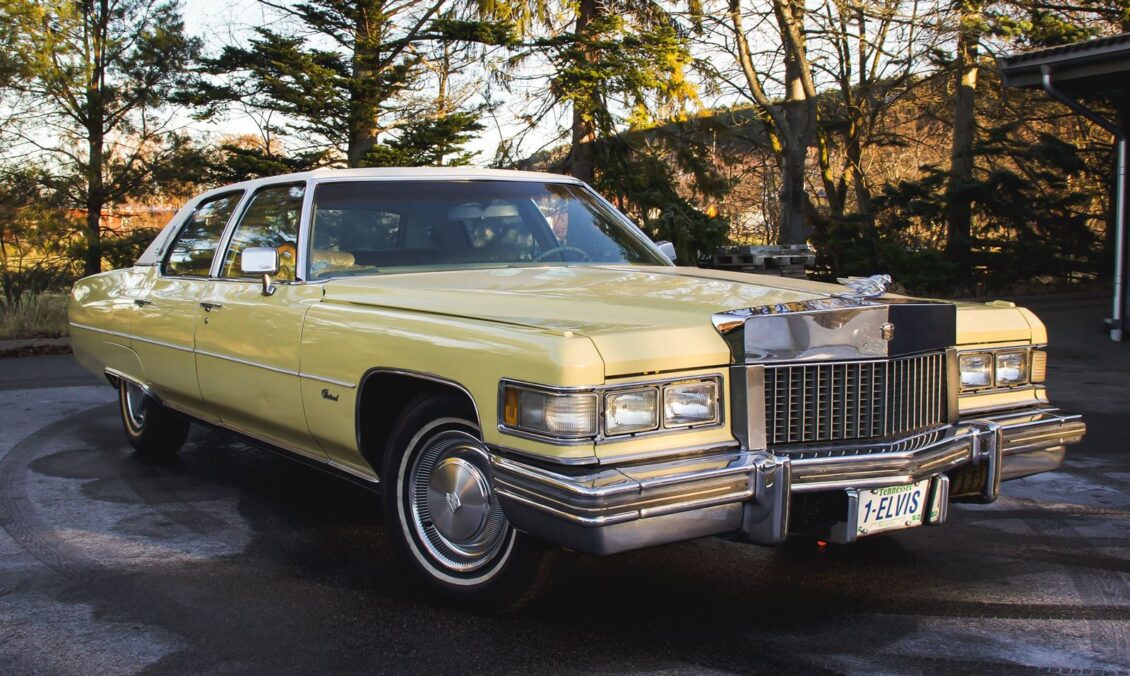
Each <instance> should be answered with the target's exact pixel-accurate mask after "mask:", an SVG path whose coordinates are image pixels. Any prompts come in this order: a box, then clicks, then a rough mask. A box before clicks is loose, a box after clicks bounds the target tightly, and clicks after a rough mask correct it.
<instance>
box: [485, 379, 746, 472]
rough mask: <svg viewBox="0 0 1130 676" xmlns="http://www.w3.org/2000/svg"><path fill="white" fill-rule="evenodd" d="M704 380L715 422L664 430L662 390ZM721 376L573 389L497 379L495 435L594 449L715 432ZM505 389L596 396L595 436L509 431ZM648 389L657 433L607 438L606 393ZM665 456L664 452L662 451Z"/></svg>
mask: <svg viewBox="0 0 1130 676" xmlns="http://www.w3.org/2000/svg"><path fill="white" fill-rule="evenodd" d="M703 380H713V381H714V383H715V388H716V389H717V392H718V412H717V417H716V418H715V420H714V421H712V422H709V423H699V424H696V425H684V426H680V427H664V425H663V411H662V406H663V390H664V388H666V386H668V385H671V384H674V383H690V382H696V381H703ZM722 381H723V378H722V374H721V373H704V374H701V375H682V376H675V377H668V378H661V379H658V380H637V381H632V382H629V383H615V384H612V385H607V384H606V385H573V386H568V385H567V386H560V387H558V386H551V385H541V384H538V383H531V382H528V381H523V380H516V379H513V378H500V379H499V381H498V402H497V404H498V411H497V414H498V431H499V432H502V433H503V434H508V435H510V436H515V437H519V438H522V439H529V440H530V441H540V442H544V443H549V444H553V445H558V446H577V445H584V444H594V445H596V446H602V445H608V444H615V443H618V442H622V441H632V440H634V439H643V438H647V437H658V436H665V435H670V434H679V433H682V432H690V431H701V430H711V429H717V428H719V427H724V426H725V425H726V392H725V388H724V387H722ZM507 387H515V388H517V389H525V390H531V391H534V392H541V393H549V394H552V393H558V394H565V395H567V394H576V393H586V392H591V393H593V394H595V395H596V396H597V416H596V417H597V422H596V435H595V436H586V437H556V436H552V435H547V434H539V433H537V432H530V431H529V430H523V429H520V428H515V427H510V426H508V425H506V424H505V423H503V422H502V415H503V411H504V406H505V402H504V394H503V392H504V391H505V389H506V388H507ZM648 387H658V388H659V399H658V401H657V402H656V404H657V406H658V407H659V408H660V410H659V427H658V429H654V430H648V431H646V432H634V433H628V434H617V435H614V436H608V435H606V434H605V433H604V395H605V394H606V393H608V392H614V391H618V390H638V389H644V388H648ZM662 452H665V451H661V453H662Z"/></svg>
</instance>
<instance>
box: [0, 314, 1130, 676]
mask: <svg viewBox="0 0 1130 676" xmlns="http://www.w3.org/2000/svg"><path fill="white" fill-rule="evenodd" d="M1033 307H1034V309H1036V311H1037V312H1038V313H1039V314H1040V315H1041V316H1042V317H1044V318H1045V320H1046V321H1047V322H1048V324H1049V327H1050V330H1051V342H1052V356H1051V376H1050V379H1051V388H1052V395H1053V399H1054V400H1055V401H1056V403H1057V404H1059V405H1061V406H1063V407H1064V408H1066V409H1071V410H1077V411H1081V412H1083V413H1084V414H1085V416H1086V420H1087V423H1088V425H1089V427H1090V432H1089V434H1088V437H1087V439H1086V441H1085V442H1084V443H1083V444H1081V445H1080V446H1076V447H1074V448H1073V449H1072V450H1071V451H1070V452H1069V456H1068V461H1067V463H1066V465H1065V466H1064V468H1063V469H1062V470H1060V471H1059V472H1056V473H1053V474H1045V475H1041V476H1037V477H1031V478H1028V479H1023V480H1020V481H1014V482H1010V483H1007V484H1005V486H1004V497H1002V498H1001V500H999V501H998V502H996V503H995V504H992V505H955V506H954V508H953V509H952V510H951V514H950V522H949V523H948V524H947V525H946V526H944V527H941V528H929V529H921V528H920V529H915V530H910V531H904V532H901V533H895V534H891V535H889V536H885V537H878V538H874V539H871V540H863V541H861V542H859V543H857V544H855V545H851V546H844V547H836V546H829V547H823V548H821V547H817V546H815V545H813V544H811V543H803V542H790V543H789V544H787V545H785V546H782V547H778V548H759V547H754V546H749V545H741V544H736V543H732V542H727V541H723V540H719V539H705V540H699V541H695V542H688V543H683V544H678V545H673V546H668V547H659V548H655V549H650V550H646V551H641V552H635V553H631V554H626V555H620V556H616V557H610V558H604V559H597V558H590V557H576V558H574V559H573V560H572V561H571V564H572V566H571V568H572V570H571V571H570V574H569V575H568V576H567V577H565V578H564V579H562V580H561V582H560V584H559V585H558V587H557V589H556V590H555V591H554V592H553V593H552V594H551V595H550V596H549V597H548V598H546V599H545V600H544V601H542V602H540V603H539V604H537V605H535V606H534V607H532V608H529V609H527V610H524V611H521V612H519V613H515V614H512V615H507V616H503V617H481V616H476V615H470V614H466V613H461V612H456V611H453V610H449V609H447V608H444V607H439V606H436V605H434V604H431V603H429V602H427V601H425V600H422V599H421V597H420V595H419V594H418V593H417V591H416V590H414V589H413V588H412V587H411V586H410V585H409V584H408V583H407V578H406V576H405V575H404V574H402V573H401V572H400V571H399V570H398V569H397V567H396V565H395V564H394V562H393V560H392V556H391V551H390V548H389V546H388V543H387V542H386V539H387V536H386V533H385V529H384V527H383V526H382V525H381V523H380V521H379V519H378V518H377V516H376V515H375V509H374V508H375V502H376V501H375V498H374V496H373V495H372V494H371V493H368V492H366V491H365V490H363V489H361V488H358V487H355V486H353V485H351V484H348V483H344V482H341V481H339V480H337V479H334V478H332V477H329V476H326V475H323V474H322V473H320V472H317V471H314V470H311V469H308V468H306V467H304V466H302V465H298V464H296V463H292V462H290V461H287V460H285V459H282V458H279V457H277V456H274V455H272V454H269V453H265V452H263V451H260V450H257V449H255V448H251V447H248V446H246V445H244V444H241V443H239V442H237V441H235V440H234V439H232V438H230V437H228V436H227V435H225V434H223V433H220V432H216V431H209V430H204V429H196V430H195V431H194V432H193V434H192V436H191V438H190V443H189V445H188V446H187V447H186V449H185V451H184V452H183V453H182V456H181V458H180V460H179V461H178V462H176V463H175V464H171V465H152V464H146V463H144V462H142V461H140V460H139V459H137V458H136V457H134V455H133V454H132V453H131V452H130V450H129V448H128V446H127V445H126V443H125V441H124V439H123V437H122V434H121V431H120V429H119V427H118V420H117V415H116V411H115V407H114V403H113V401H114V392H113V391H112V390H111V389H110V388H109V387H107V386H106V385H105V383H104V382H100V381H99V380H98V379H96V378H93V377H91V376H87V375H85V374H84V373H83V372H81V371H80V370H79V369H78V367H77V366H76V365H75V363H74V361H73V359H72V358H71V357H70V356H41V357H30V358H23V359H6V360H2V361H0V673H3V674H25V673H36V674H47V673H83V674H87V673H99V674H115V673H135V672H139V671H142V672H149V673H183V672H187V671H192V672H223V673H243V672H256V673H259V672H268V671H270V672H276V673H291V672H314V671H317V672H324V673H330V672H359V671H366V672H369V671H401V672H402V671H414V672H422V671H442V672H461V673H469V672H477V671H489V672H515V673H527V672H539V673H542V672H554V673H559V672H581V671H584V672H590V671H599V672H643V671H646V672H665V673H703V672H735V671H737V672H780V671H782V670H788V671H790V672H824V671H831V672H856V673H894V672H897V673H905V672H911V673H914V672H947V673H954V672H957V673H985V672H1005V673H1011V672H1024V671H1029V670H1050V671H1054V672H1061V671H1071V672H1073V673H1074V672H1089V671H1093V672H1130V443H1128V442H1127V436H1126V434H1125V433H1124V432H1123V423H1124V421H1125V418H1126V415H1127V412H1130V387H1127V385H1126V379H1127V377H1128V376H1130V344H1112V343H1109V342H1108V341H1106V339H1105V338H1104V336H1103V334H1102V333H1101V332H1100V329H1099V320H1100V319H1101V318H1102V316H1103V314H1104V310H1105V307H1104V306H1103V305H1101V304H1100V303H1098V302H1097V301H1080V300H1078V299H1072V300H1070V301H1067V300H1064V301H1057V300H1055V299H1052V300H1048V301H1041V302H1038V303H1035V304H1033Z"/></svg>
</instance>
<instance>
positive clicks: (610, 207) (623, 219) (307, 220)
mask: <svg viewBox="0 0 1130 676" xmlns="http://www.w3.org/2000/svg"><path fill="white" fill-rule="evenodd" d="M369 181H380V182H389V181H411V182H417V181H431V182H443V183H490V182H504V183H552V184H558V185H573V186H578V187H580V188H581V190H582V191H584V192H585V193H586V194H588V195H589V196H590V197H592V198H593V199H594V200H595V201H596V202H597V203H599V204H600V206H602V207H603V208H604V209H605V210H607V211H608V212H609V213H608V215H609V216H611V217H612V218H613V219H614V220H616V221H617V222H619V223H620V224H621V225H624V226H626V228H627V230H628V231H629V232H630V233H631V236H632V237H634V238H636V240H637V241H638V242H639V243H640V244H641V245H643V247H644V248H646V249H649V250H650V251H651V252H652V253H654V254H655V255H656V256H657V258H658V260H657V261H655V262H652V263H626V262H622V263H589V264H588V265H602V266H611V267H616V266H620V267H675V263H674V262H672V261H671V260H670V259H668V258H667V256H665V255H663V252H662V251H660V250H659V247H658V246H657V245H656V244H655V242H653V241H652V240H651V238H650V237H648V236H647V233H645V232H644V231H643V230H641V229H640V227H639V226H638V225H636V224H635V223H634V222H633V221H632V219H630V218H628V217H627V216H626V215H625V214H624V213H623V212H621V211H620V210H619V209H617V208H616V205H614V204H612V203H611V202H609V201H608V200H607V199H605V198H604V196H603V195H601V194H600V193H599V192H597V191H596V190H594V189H593V188H592V186H590V185H588V184H587V183H585V182H584V181H580V180H577V179H575V178H571V177H568V176H553V175H546V177H545V178H544V179H542V178H532V177H528V176H479V177H476V176H467V177H455V176H428V177H415V176H379V177H376V176H324V177H319V176H312V177H310V178H308V179H307V183H308V185H307V189H306V201H305V203H304V204H303V212H302V221H301V223H300V226H299V236H298V244H299V254H298V262H297V265H299V266H300V267H299V268H296V269H298V270H301V271H302V272H303V278H302V279H303V280H306V281H308V282H311V283H321V282H327V281H330V280H333V279H340V278H342V277H349V276H350V275H338V276H336V277H320V278H318V279H316V280H313V279H311V278H310V275H309V274H308V273H309V270H307V268H306V266H308V265H309V263H310V259H311V255H310V249H311V247H312V246H313V245H314V242H313V240H312V239H310V238H309V233H310V230H311V228H312V227H313V219H314V193H315V192H316V191H317V188H318V186H319V185H321V184H323V183H351V182H352V183H365V182H369ZM258 190H259V188H256V191H258ZM571 265H578V264H577V263H567V264H564V265H563V266H562V267H565V266H571ZM580 265H586V264H585V263H581V264H580ZM420 272H421V271H413V270H405V271H398V272H395V273H385V272H380V273H374V274H382V275H387V274H419V273H420Z"/></svg>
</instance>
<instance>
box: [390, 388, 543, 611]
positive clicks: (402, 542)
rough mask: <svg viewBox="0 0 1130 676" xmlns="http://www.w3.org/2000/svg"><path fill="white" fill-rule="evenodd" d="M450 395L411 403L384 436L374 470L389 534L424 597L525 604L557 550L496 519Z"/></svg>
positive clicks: (482, 460) (474, 445) (481, 459)
mask: <svg viewBox="0 0 1130 676" xmlns="http://www.w3.org/2000/svg"><path fill="white" fill-rule="evenodd" d="M461 403H462V402H461V401H460V400H458V399H455V398H451V397H434V396H430V397H420V398H418V399H416V400H415V401H413V402H412V403H411V404H410V405H409V406H408V408H407V409H406V413H405V414H404V415H403V416H402V417H401V419H400V420H399V421H398V423H397V424H396V427H395V429H394V430H393V433H392V435H390V440H389V447H388V449H387V451H386V453H385V459H384V467H383V470H384V471H383V472H382V474H381V476H382V477H387V479H385V481H384V482H383V483H384V490H383V500H384V503H385V510H386V512H385V513H386V514H387V515H388V519H387V521H388V523H389V526H390V530H391V535H392V540H393V542H394V543H395V545H396V550H397V553H398V555H399V556H400V558H401V560H402V562H404V563H405V564H406V565H407V567H408V568H409V569H410V570H411V571H412V572H413V573H414V574H415V575H416V576H417V577H418V578H419V579H420V580H421V581H422V582H423V584H424V585H425V586H426V587H427V588H428V589H429V590H430V591H432V592H433V593H435V594H437V595H438V596H440V597H442V598H443V599H445V600H447V601H451V602H454V603H457V604H460V605H465V606H469V607H473V608H476V609H479V610H486V611H493V612H498V611H504V610H508V609H513V608H515V607H518V606H520V605H522V604H524V603H525V602H527V601H529V600H531V599H532V598H534V597H535V596H536V594H537V593H538V592H539V591H541V589H542V588H543V587H544V586H545V584H546V582H547V581H548V580H549V577H550V574H551V573H552V569H553V567H554V564H555V563H556V559H557V555H558V550H557V549H555V548H551V547H549V546H547V545H546V544H544V543H542V542H540V541H538V540H536V539H535V538H533V537H531V536H529V535H527V534H525V533H520V532H518V531H517V530H515V529H514V527H513V526H511V525H510V522H509V521H507V520H506V516H505V514H503V512H502V508H501V507H500V505H499V504H498V498H497V496H495V494H494V490H493V487H492V485H491V474H490V457H489V455H488V454H487V451H486V448H485V446H483V443H482V441H481V440H480V439H479V429H478V427H477V426H476V425H475V423H474V422H473V421H471V420H468V419H467V418H466V417H464V416H463V415H460V414H458V413H455V412H457V411H460V410H461V409H462V408H463V406H462V405H461Z"/></svg>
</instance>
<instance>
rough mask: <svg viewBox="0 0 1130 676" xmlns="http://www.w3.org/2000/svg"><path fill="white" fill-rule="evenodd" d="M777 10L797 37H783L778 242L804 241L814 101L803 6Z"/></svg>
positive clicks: (792, 0) (791, 3)
mask: <svg viewBox="0 0 1130 676" xmlns="http://www.w3.org/2000/svg"><path fill="white" fill-rule="evenodd" d="M782 5H783V6H782V7H781V8H780V10H778V12H777V18H778V21H779V22H780V23H781V29H782V32H783V33H785V34H786V36H787V35H789V34H790V30H788V29H789V28H791V29H792V30H791V34H794V35H797V36H798V42H797V43H796V44H792V41H791V40H790V39H789V38H787V37H786V42H787V43H789V44H787V45H786V49H785V105H784V108H785V119H787V120H788V123H789V129H790V130H791V131H792V133H791V134H790V136H791V137H792V138H789V139H787V140H786V141H785V156H784V158H783V162H782V167H781V169H782V175H781V236H780V243H781V244H804V243H805V242H806V241H807V240H808V236H809V235H810V234H811V231H812V229H811V227H810V226H809V224H808V223H807V222H806V219H805V206H806V205H807V203H808V193H807V191H806V186H805V164H806V160H807V159H808V148H809V146H811V145H812V138H813V136H814V132H815V131H816V130H815V129H814V127H815V125H814V124H813V123H814V122H815V115H814V114H813V111H812V110H811V108H813V107H815V105H816V101H815V100H810V99H809V96H808V94H807V93H806V91H805V84H804V80H803V78H804V75H805V70H806V69H807V68H808V62H807V55H806V53H805V44H804V39H803V29H802V26H803V22H804V5H803V4H802V3H801V2H799V1H798V0H787V2H786V3H782Z"/></svg>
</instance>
